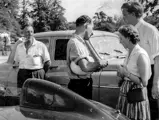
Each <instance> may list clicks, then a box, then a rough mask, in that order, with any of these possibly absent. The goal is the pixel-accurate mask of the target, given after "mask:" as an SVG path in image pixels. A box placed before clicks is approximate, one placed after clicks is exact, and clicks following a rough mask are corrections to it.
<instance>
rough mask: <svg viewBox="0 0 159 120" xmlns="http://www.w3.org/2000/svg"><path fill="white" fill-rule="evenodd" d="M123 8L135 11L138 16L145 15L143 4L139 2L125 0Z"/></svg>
mask: <svg viewBox="0 0 159 120" xmlns="http://www.w3.org/2000/svg"><path fill="white" fill-rule="evenodd" d="M121 9H127V11H128V12H129V13H130V14H132V13H134V14H135V16H136V17H137V18H140V17H142V15H143V12H144V10H143V6H142V5H141V4H140V3H139V2H133V1H129V2H125V3H124V4H123V5H122V6H121Z"/></svg>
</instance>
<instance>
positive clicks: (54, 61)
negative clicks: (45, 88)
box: [37, 36, 71, 86]
mask: <svg viewBox="0 0 159 120" xmlns="http://www.w3.org/2000/svg"><path fill="white" fill-rule="evenodd" d="M70 37H71V36H50V37H49V39H48V42H46V37H44V38H37V40H39V41H42V42H43V43H45V44H47V46H48V49H49V53H50V58H51V67H50V70H49V71H48V73H47V77H48V78H47V79H48V80H50V81H52V82H55V83H58V84H61V85H63V86H67V84H68V82H69V77H68V73H67V70H68V69H67V65H66V49H67V42H68V41H69V39H70ZM44 41H45V42H44ZM59 78H60V79H59Z"/></svg>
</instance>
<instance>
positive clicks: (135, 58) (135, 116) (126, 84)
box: [117, 25, 151, 120]
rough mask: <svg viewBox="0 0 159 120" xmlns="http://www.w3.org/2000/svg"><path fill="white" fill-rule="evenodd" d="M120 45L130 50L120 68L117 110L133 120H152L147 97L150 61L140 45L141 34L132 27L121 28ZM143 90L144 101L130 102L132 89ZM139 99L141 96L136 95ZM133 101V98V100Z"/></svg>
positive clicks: (119, 31)
mask: <svg viewBox="0 0 159 120" xmlns="http://www.w3.org/2000/svg"><path fill="white" fill-rule="evenodd" d="M117 34H118V35H119V37H120V43H121V44H122V45H123V46H124V47H125V48H126V49H128V54H127V57H126V59H125V61H124V64H123V65H122V66H119V68H118V76H119V77H121V79H122V81H120V95H119V99H118V104H117V109H119V110H120V111H121V112H122V113H123V114H125V115H126V116H127V117H129V118H130V119H131V120H150V108H149V101H148V97H147V84H148V80H149V78H150V76H151V66H150V64H151V63H150V59H149V56H148V54H147V52H146V51H145V50H144V49H143V48H141V47H140V46H139V45H138V42H139V41H140V40H139V34H138V32H137V30H136V29H135V28H134V27H133V26H132V25H124V26H121V27H120V28H119V30H118V33H117ZM136 88H142V94H143V96H144V97H143V98H144V99H143V100H141V101H134V102H133V103H132V102H130V101H128V95H127V93H128V92H129V90H130V89H136ZM133 97H136V98H139V97H140V96H136V95H134V96H133ZM131 99H133V98H131Z"/></svg>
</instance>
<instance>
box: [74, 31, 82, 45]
mask: <svg viewBox="0 0 159 120" xmlns="http://www.w3.org/2000/svg"><path fill="white" fill-rule="evenodd" d="M73 36H74V37H75V38H77V39H78V40H79V41H81V42H82V43H85V41H84V40H83V38H82V37H81V36H79V35H77V34H75V33H74V34H73Z"/></svg>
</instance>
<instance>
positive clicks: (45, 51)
mask: <svg viewBox="0 0 159 120" xmlns="http://www.w3.org/2000/svg"><path fill="white" fill-rule="evenodd" d="M42 47H43V56H42V57H43V60H44V63H45V62H46V61H50V54H49V51H48V49H47V47H46V45H44V44H43V45H42Z"/></svg>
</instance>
